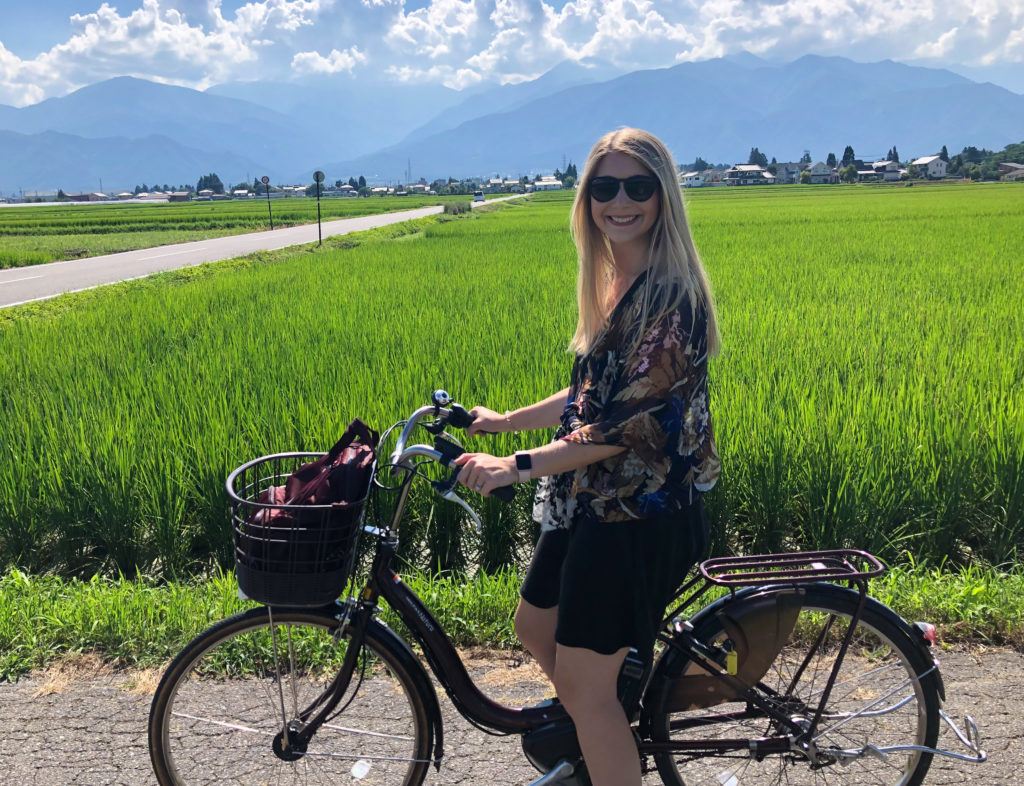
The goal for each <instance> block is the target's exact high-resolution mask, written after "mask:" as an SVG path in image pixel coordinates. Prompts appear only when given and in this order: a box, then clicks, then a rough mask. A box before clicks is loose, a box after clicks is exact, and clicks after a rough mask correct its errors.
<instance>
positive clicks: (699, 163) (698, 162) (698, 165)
mask: <svg viewBox="0 0 1024 786" xmlns="http://www.w3.org/2000/svg"><path fill="white" fill-rule="evenodd" d="M705 169H711V164H709V163H708V162H707V161H705V160H704V159H703V158H701V157H700V156H697V158H695V159H694V161H693V171H694V172H703V171H704V170H705Z"/></svg>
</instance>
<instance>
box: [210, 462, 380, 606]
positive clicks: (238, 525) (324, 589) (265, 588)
mask: <svg viewBox="0 0 1024 786" xmlns="http://www.w3.org/2000/svg"><path fill="white" fill-rule="evenodd" d="M324 455H325V454H323V453H277V454H274V455H270V456H263V457H261V458H258V459H255V460H254V461H250V462H249V463H248V464H243V465H242V466H241V467H239V468H238V469H236V470H235V471H234V472H232V473H231V475H230V476H228V480H227V492H228V499H229V501H230V506H231V511H230V512H231V531H232V536H233V538H234V546H235V549H234V551H235V573H236V576H237V579H238V587H239V589H240V590H241V592H242V594H244V595H245V596H246V597H248V598H250V599H252V600H255V601H257V602H259V603H265V604H267V605H271V606H302V607H314V606H323V605H325V604H328V603H331V602H332V601H333V600H335V599H336V598H337V597H338V596H339V595H340V594H341V592H342V590H343V589H344V587H345V584H346V582H347V581H348V579H349V576H350V575H351V574H352V570H353V568H354V564H355V560H356V545H357V543H358V540H359V532H360V530H361V529H362V519H363V511H364V510H365V505H366V497H367V495H368V494H369V483H368V484H367V488H366V489H365V491H364V493H363V495H362V498H361V499H359V500H358V501H355V502H339V503H334V504H330V505H287V504H284V502H283V498H282V497H283V494H282V493H281V489H282V488H283V486H284V484H285V482H286V481H287V479H288V477H289V476H290V475H291V474H292V473H293V472H294V471H295V470H296V469H298V468H299V467H300V466H301V465H303V464H305V463H307V462H310V461H315V460H316V459H318V458H321V457H322V456H324ZM375 472H376V465H374V467H373V471H372V472H371V473H370V478H371V480H372V478H373V476H374V474H375Z"/></svg>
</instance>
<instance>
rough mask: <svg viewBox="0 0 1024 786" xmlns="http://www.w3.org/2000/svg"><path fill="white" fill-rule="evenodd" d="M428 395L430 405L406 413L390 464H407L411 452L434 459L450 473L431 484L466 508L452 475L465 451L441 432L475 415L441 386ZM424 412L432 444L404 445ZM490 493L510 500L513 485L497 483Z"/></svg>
mask: <svg viewBox="0 0 1024 786" xmlns="http://www.w3.org/2000/svg"><path fill="white" fill-rule="evenodd" d="M432 398H433V402H434V403H433V404H432V405H430V406H426V407H420V408H419V409H417V410H416V411H415V412H413V413H412V415H410V416H409V419H408V420H407V421H406V423H405V425H404V426H403V428H402V432H401V433H400V434H399V436H398V442H397V443H396V445H395V449H394V450H393V451H392V453H391V464H392V465H393V466H395V465H397V466H403V467H407V466H408V460H409V459H410V458H412V456H425V457H427V458H429V459H432V460H434V461H437V462H438V463H439V464H442V465H444V466H445V467H448V468H449V469H452V470H453V472H452V475H451V476H450V477H449V478H448V480H447V481H446V482H444V483H442V484H435V485H434V487H435V489H437V491H438V493H440V494H441V496H442V497H444V498H445V499H449V500H451V501H458V502H459V503H460V504H463V506H464V507H467V508H468V506H467V505H465V504H464V503H462V501H461V500H460V499H459V497H458V496H457V495H456V494H455V493H454V491H453V489H454V488H455V482H456V481H455V478H456V477H457V476H458V473H459V471H460V469H459V467H456V466H453V464H452V462H453V461H454V460H455V459H456V458H457V457H459V456H461V455H462V454H463V453H465V452H466V451H465V450H464V449H463V447H462V445H460V444H458V443H457V442H454V441H452V440H449V439H445V438H444V437H443V436H442V434H443V432H444V429H445V426H453V427H455V428H461V429H466V428H469V427H470V426H471V425H472V424H473V422H474V421H475V420H476V416H475V415H471V414H470V413H469V412H467V411H466V410H465V408H464V407H462V406H461V405H459V404H456V403H455V402H453V401H452V400H451V397H450V396H449V395H448V393H447V392H446V391H444V390H435V391H434V395H433V397H432ZM428 414H429V415H433V416H434V418H435V422H434V423H433V424H430V425H427V426H424V427H425V428H426V429H427V430H428V431H430V432H431V433H432V434H434V436H435V439H434V447H433V448H431V447H429V446H427V445H410V446H409V447H406V443H407V442H408V440H409V437H410V436H411V434H412V431H413V429H414V428H415V427H416V425H417V423H418V422H419V420H420V418H422V417H423V416H424V415H428ZM487 433H489V432H487ZM392 471H394V470H392ZM491 494H492V495H493V496H495V497H497V498H498V499H500V500H502V501H504V502H511V501H512V499H513V498H514V497H515V495H516V489H515V486H501V487H499V488H496V489H493V490H492V491H491ZM453 498H454V499H453Z"/></svg>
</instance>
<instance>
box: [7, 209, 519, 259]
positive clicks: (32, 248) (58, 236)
mask: <svg viewBox="0 0 1024 786" xmlns="http://www.w3.org/2000/svg"><path fill="white" fill-rule="evenodd" d="M494 196H501V195H500V194H499V195H494ZM469 200H470V197H468V196H458V197H456V196H437V197H421V196H409V197H385V198H381V197H377V198H374V197H368V198H364V199H357V198H345V199H340V198H332V199H322V200H321V202H320V207H321V215H322V217H323V220H325V221H327V220H332V219H338V218H352V217H355V216H366V215H376V214H378V213H385V212H394V211H398V210H410V209H412V208H417V207H424V206H426V205H440V204H445V205H447V204H459V203H468V202H469ZM271 209H272V211H273V215H274V227H275V228H281V227H287V226H295V225H296V224H308V223H313V222H315V221H316V199H314V198H311V197H307V198H301V197H298V198H296V197H293V198H289V199H274V200H272V204H271ZM269 228H270V227H269V222H268V218H267V203H266V200H259V199H253V200H233V201H226V202H185V203H173V204H137V203H135V204H113V205H106V204H101V205H90V204H68V205H60V206H41V207H32V206H25V207H4V208H2V209H0V269H4V268H11V267H23V266H27V265H37V264H43V263H45V262H53V261H55V260H64V259H80V258H82V257H92V256H97V255H100V254H114V253H117V252H120V251H131V250H134V249H137V248H152V247H154V246H163V245H168V244H170V243H185V242H188V241H192V240H205V239H206V238H213V237H223V236H225V235H237V234H241V233H244V232H262V231H264V230H266V229H269Z"/></svg>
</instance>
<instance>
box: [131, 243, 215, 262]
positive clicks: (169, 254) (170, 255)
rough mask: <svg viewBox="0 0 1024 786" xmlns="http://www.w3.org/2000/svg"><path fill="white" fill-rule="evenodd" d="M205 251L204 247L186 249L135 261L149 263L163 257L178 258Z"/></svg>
mask: <svg viewBox="0 0 1024 786" xmlns="http://www.w3.org/2000/svg"><path fill="white" fill-rule="evenodd" d="M205 250H206V247H205V246H204V247H202V248H184V249H182V250H181V251H169V252H168V253H166V254H154V255H153V256H151V257H139V258H138V259H136V260H135V261H136V262H147V261H149V260H150V259H160V258H161V257H174V256H177V255H178V254H190V253H192V252H193V251H205Z"/></svg>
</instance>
